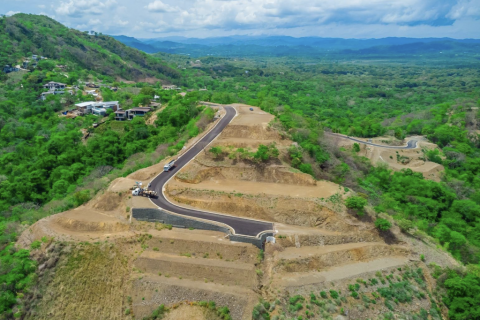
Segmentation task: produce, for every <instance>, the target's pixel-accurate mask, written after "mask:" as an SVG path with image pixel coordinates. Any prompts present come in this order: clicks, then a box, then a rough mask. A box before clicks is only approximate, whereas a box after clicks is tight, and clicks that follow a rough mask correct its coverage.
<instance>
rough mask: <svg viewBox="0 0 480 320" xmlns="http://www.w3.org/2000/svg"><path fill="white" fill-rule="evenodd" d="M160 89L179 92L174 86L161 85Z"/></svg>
mask: <svg viewBox="0 0 480 320" xmlns="http://www.w3.org/2000/svg"><path fill="white" fill-rule="evenodd" d="M162 89H163V90H180V88H178V87H177V86H176V85H173V84H171V85H163V86H162Z"/></svg>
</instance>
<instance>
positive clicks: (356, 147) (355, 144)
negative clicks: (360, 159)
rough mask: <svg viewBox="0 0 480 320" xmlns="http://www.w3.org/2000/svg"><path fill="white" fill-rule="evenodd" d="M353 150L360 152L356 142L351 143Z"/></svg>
mask: <svg viewBox="0 0 480 320" xmlns="http://www.w3.org/2000/svg"><path fill="white" fill-rule="evenodd" d="M353 151H354V152H360V145H359V144H358V143H356V142H355V143H354V144H353Z"/></svg>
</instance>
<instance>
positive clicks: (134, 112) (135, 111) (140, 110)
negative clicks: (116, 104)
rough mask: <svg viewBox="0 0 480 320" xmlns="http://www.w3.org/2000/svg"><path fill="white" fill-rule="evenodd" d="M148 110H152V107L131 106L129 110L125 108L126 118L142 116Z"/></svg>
mask: <svg viewBox="0 0 480 320" xmlns="http://www.w3.org/2000/svg"><path fill="white" fill-rule="evenodd" d="M150 111H152V108H148V107H137V108H132V109H130V110H127V119H128V120H132V119H133V118H135V117H143V116H144V115H146V114H147V113H149V112H150Z"/></svg>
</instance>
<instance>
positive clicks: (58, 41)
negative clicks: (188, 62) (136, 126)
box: [0, 14, 180, 80]
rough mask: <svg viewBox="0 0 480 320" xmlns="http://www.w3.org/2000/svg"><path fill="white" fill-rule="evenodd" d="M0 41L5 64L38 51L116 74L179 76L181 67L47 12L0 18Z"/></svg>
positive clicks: (0, 58) (0, 59) (1, 62)
mask: <svg viewBox="0 0 480 320" xmlns="http://www.w3.org/2000/svg"><path fill="white" fill-rule="evenodd" d="M0 41H1V42H2V48H1V49H0V65H2V67H3V66H4V65H7V64H9V65H16V64H18V63H21V62H22V61H23V59H24V58H26V57H29V56H31V55H32V54H37V55H41V56H45V57H47V58H50V59H57V60H61V61H62V62H63V63H64V64H67V63H72V64H73V65H74V67H78V68H82V69H86V70H95V71H96V72H98V73H100V74H103V75H108V76H113V77H115V78H123V79H127V80H139V79H144V78H147V77H155V78H158V79H168V80H171V79H180V73H179V72H178V71H176V70H174V69H172V68H170V67H168V66H167V65H166V64H165V63H164V62H162V61H160V60H159V59H157V58H154V57H151V56H149V55H147V54H145V53H143V52H140V51H138V50H134V49H132V48H130V47H128V46H126V45H124V44H122V43H121V42H119V41H117V40H115V39H113V38H112V37H110V36H106V35H102V34H97V33H94V34H89V33H87V32H81V31H78V30H75V29H69V28H67V27H65V26H64V25H62V24H60V23H59V22H57V21H55V20H53V19H51V18H49V17H47V16H38V15H28V14H16V15H13V16H11V17H4V18H0Z"/></svg>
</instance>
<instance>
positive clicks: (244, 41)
mask: <svg viewBox="0 0 480 320" xmlns="http://www.w3.org/2000/svg"><path fill="white" fill-rule="evenodd" d="M141 41H142V42H143V43H147V44H152V43H155V42H162V41H173V42H177V43H183V44H198V45H204V46H223V45H237V46H240V45H258V46H309V47H314V48H322V49H326V50H342V49H352V50H358V49H364V48H369V47H374V46H388V45H404V44H410V43H419V42H422V43H429V42H438V41H452V42H458V43H480V39H462V40H459V39H451V38H396V37H389V38H381V39H342V38H320V37H302V38H294V37H289V36H230V37H217V38H205V39H199V38H184V37H166V38H155V39H142V40H141Z"/></svg>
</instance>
